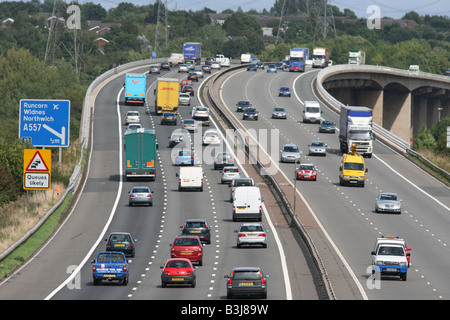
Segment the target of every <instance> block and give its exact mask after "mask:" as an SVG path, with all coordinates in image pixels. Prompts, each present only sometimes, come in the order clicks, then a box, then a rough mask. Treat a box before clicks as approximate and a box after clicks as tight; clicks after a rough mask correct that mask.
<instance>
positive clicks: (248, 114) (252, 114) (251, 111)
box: [242, 107, 259, 120]
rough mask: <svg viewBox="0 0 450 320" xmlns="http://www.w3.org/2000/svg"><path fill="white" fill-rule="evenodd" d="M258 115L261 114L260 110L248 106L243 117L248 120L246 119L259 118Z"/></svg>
mask: <svg viewBox="0 0 450 320" xmlns="http://www.w3.org/2000/svg"><path fill="white" fill-rule="evenodd" d="M258 115H259V112H258V110H256V109H255V108H253V107H248V108H245V109H244V113H243V115H242V119H243V120H246V119H254V120H258Z"/></svg>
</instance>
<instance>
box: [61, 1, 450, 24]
mask: <svg viewBox="0 0 450 320" xmlns="http://www.w3.org/2000/svg"><path fill="white" fill-rule="evenodd" d="M66 1H67V2H69V1H68V0H66ZM163 1H165V0H163ZM328 1H329V4H331V5H334V6H337V7H338V8H339V9H340V10H341V11H344V9H345V8H348V9H350V10H352V11H354V12H355V14H356V15H357V16H358V17H359V18H368V17H370V16H371V14H372V13H373V11H372V10H370V11H369V13H367V10H368V8H369V6H373V5H375V6H378V7H379V8H380V13H381V17H385V16H388V17H392V18H396V19H398V18H401V17H402V16H403V15H404V14H405V13H407V12H409V11H415V12H417V13H419V14H420V15H422V16H423V15H427V14H428V15H440V16H449V17H450V0H328ZM85 2H94V3H98V4H101V5H102V6H103V7H104V8H105V9H110V8H115V7H117V5H118V4H119V3H120V2H131V3H134V4H135V5H146V4H153V3H155V2H156V1H155V0H106V1H105V0H103V1H98V0H79V3H85ZM274 3H275V0H226V1H220V0H167V7H168V8H169V10H185V11H188V10H192V11H197V10H201V9H203V8H204V7H207V8H209V9H212V10H214V11H216V12H222V11H223V10H225V9H232V10H234V11H236V10H237V9H238V8H239V7H241V8H242V10H243V11H248V10H251V9H255V10H256V11H258V12H261V11H262V10H263V9H264V8H266V9H267V10H270V8H271V7H272V6H273V4H274Z"/></svg>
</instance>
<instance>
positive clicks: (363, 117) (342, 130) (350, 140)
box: [339, 105, 373, 158]
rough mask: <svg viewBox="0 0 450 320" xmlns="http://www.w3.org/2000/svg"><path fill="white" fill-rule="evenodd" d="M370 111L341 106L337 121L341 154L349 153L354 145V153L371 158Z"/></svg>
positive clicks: (356, 107) (368, 109) (371, 123)
mask: <svg viewBox="0 0 450 320" xmlns="http://www.w3.org/2000/svg"><path fill="white" fill-rule="evenodd" d="M372 118H373V117H372V109H370V108H367V107H360V106H344V105H342V106H341V113H340V120H339V143H340V149H341V152H342V153H347V152H350V151H351V149H350V148H351V145H352V144H355V145H356V152H357V153H358V154H360V155H363V156H365V157H368V158H370V157H372V152H373V135H372V127H373V122H372Z"/></svg>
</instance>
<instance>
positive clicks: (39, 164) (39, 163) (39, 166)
mask: <svg viewBox="0 0 450 320" xmlns="http://www.w3.org/2000/svg"><path fill="white" fill-rule="evenodd" d="M25 171H32V172H35V171H39V172H42V171H46V172H48V171H49V169H48V167H47V164H46V163H45V161H44V160H43V159H42V156H41V154H40V152H39V151H36V153H35V154H34V156H33V158H32V159H31V161H30V163H29V164H28V167H27V168H26V170H25Z"/></svg>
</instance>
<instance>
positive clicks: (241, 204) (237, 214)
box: [233, 186, 264, 221]
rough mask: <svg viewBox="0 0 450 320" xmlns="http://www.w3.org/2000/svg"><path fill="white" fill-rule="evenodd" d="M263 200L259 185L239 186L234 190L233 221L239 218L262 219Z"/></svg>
mask: <svg viewBox="0 0 450 320" xmlns="http://www.w3.org/2000/svg"><path fill="white" fill-rule="evenodd" d="M263 201H264V199H263V198H262V197H261V192H260V190H259V188H258V187H256V186H252V187H237V188H236V190H235V191H234V200H233V221H236V220H237V219H251V220H257V221H261V220H262V203H263Z"/></svg>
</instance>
